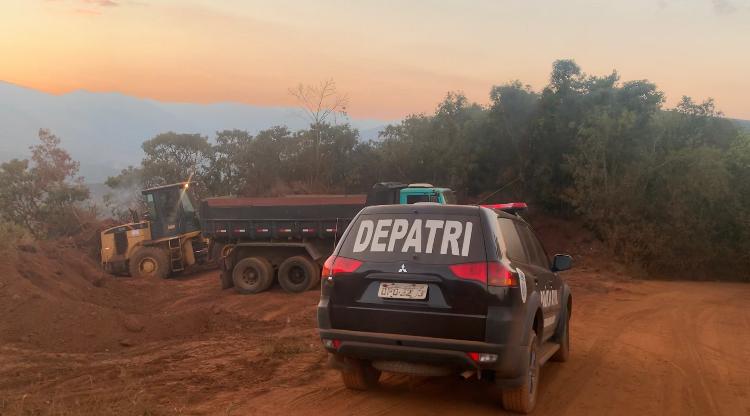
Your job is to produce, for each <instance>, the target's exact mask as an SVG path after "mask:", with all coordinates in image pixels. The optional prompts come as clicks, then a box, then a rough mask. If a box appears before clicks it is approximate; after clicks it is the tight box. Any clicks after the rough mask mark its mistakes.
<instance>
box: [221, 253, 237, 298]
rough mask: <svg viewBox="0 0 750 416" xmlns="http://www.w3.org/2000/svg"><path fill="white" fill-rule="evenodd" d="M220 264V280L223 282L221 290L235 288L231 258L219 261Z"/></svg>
mask: <svg viewBox="0 0 750 416" xmlns="http://www.w3.org/2000/svg"><path fill="white" fill-rule="evenodd" d="M217 263H219V280H220V281H221V288H222V290H223V289H231V288H233V287H234V280H232V268H231V267H230V266H231V263H230V260H229V257H222V258H220V259H217Z"/></svg>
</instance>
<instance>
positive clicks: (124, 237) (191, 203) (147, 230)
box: [101, 182, 209, 278]
mask: <svg viewBox="0 0 750 416" xmlns="http://www.w3.org/2000/svg"><path fill="white" fill-rule="evenodd" d="M141 193H142V194H143V199H144V202H145V204H146V208H147V210H146V212H145V213H144V215H143V218H142V219H140V220H139V219H136V220H135V221H133V222H131V223H129V224H123V225H118V226H116V227H111V228H108V229H106V230H104V231H102V233H101V262H102V267H103V268H104V270H105V271H107V272H108V273H111V274H130V275H131V276H133V277H159V278H166V277H169V276H170V275H172V274H174V273H178V272H181V271H183V270H185V269H186V268H188V267H190V266H192V265H194V264H201V263H204V262H206V261H207V260H208V257H209V256H208V254H209V253H208V240H206V239H205V238H204V237H203V236H202V235H201V224H200V220H199V217H198V211H197V210H196V207H197V205H196V203H195V198H194V197H193V195H192V193H191V191H190V183H189V182H181V183H175V184H171V185H166V186H159V187H155V188H149V189H145V190H143V191H142V192H141Z"/></svg>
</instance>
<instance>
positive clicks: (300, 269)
mask: <svg viewBox="0 0 750 416" xmlns="http://www.w3.org/2000/svg"><path fill="white" fill-rule="evenodd" d="M319 282H320V269H318V265H317V264H315V263H314V262H313V261H312V260H310V259H309V258H307V257H305V256H294V257H289V258H288V259H286V260H284V261H283V262H282V263H281V265H280V266H279V284H280V285H281V287H282V288H284V290H286V291H287V292H291V293H300V292H304V291H306V290H310V289H312V288H313V287H315V286H316V285H317V284H318V283H319Z"/></svg>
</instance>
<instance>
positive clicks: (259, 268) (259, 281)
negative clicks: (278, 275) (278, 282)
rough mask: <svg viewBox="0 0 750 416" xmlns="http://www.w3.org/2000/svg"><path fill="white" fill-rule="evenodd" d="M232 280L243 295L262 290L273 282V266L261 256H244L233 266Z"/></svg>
mask: <svg viewBox="0 0 750 416" xmlns="http://www.w3.org/2000/svg"><path fill="white" fill-rule="evenodd" d="M232 281H233V282H234V288H235V289H237V291H238V292H240V293H242V294H244V295H247V294H253V293H260V292H263V291H264V290H267V289H268V288H269V287H271V284H273V266H271V263H269V262H268V260H266V259H264V258H263V257H247V258H244V259H242V260H240V261H238V262H237V264H236V265H235V266H234V269H233V270H232Z"/></svg>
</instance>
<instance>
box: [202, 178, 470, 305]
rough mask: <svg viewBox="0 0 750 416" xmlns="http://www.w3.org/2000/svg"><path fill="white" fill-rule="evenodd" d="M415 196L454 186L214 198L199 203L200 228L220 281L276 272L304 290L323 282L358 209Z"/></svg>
mask: <svg viewBox="0 0 750 416" xmlns="http://www.w3.org/2000/svg"><path fill="white" fill-rule="evenodd" d="M414 203H436V204H446V203H448V204H450V203H455V198H454V196H453V192H452V191H451V190H450V189H448V188H437V187H434V186H432V185H430V184H411V185H406V184H401V183H392V182H389V183H379V184H376V185H375V186H374V187H373V188H372V189H371V191H370V192H369V193H368V194H367V195H304V196H286V197H279V198H208V199H205V200H203V201H202V203H201V208H200V218H201V232H202V235H203V236H204V237H206V238H208V239H209V240H210V248H209V250H210V252H211V253H213V255H212V257H214V258H216V259H217V262H218V263H219V267H220V269H221V273H220V278H221V285H222V288H224V289H227V288H231V287H234V288H235V289H236V290H237V291H239V292H240V293H244V294H252V293H259V292H262V291H265V290H267V289H268V288H269V287H271V285H272V284H273V282H274V281H275V280H278V282H279V285H280V286H281V287H282V288H283V289H284V290H286V291H288V292H303V291H306V290H310V289H312V288H315V287H316V286H317V285H318V283H319V282H320V271H321V266H322V265H323V262H324V261H325V260H326V258H327V257H328V256H329V255H330V254H331V253H332V252H333V250H334V247H335V246H336V242H337V240H338V238H340V237H341V234H342V233H343V231H344V230H345V229H346V227H347V226H348V225H349V222H350V221H351V220H352V218H354V217H355V216H356V215H357V213H358V212H359V211H360V210H362V209H363V208H364V207H365V206H371V205H391V204H414Z"/></svg>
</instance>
